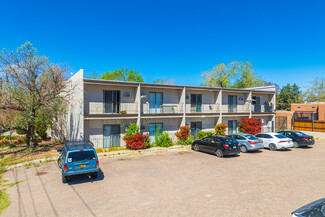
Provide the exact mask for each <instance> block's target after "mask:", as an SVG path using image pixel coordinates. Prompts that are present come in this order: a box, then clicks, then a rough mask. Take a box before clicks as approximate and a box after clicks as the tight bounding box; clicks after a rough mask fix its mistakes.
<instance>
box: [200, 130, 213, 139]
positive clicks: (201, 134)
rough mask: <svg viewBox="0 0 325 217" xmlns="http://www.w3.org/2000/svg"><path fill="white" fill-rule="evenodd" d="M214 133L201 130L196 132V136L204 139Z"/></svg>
mask: <svg viewBox="0 0 325 217" xmlns="http://www.w3.org/2000/svg"><path fill="white" fill-rule="evenodd" d="M212 135H213V133H212V132H205V131H199V132H197V133H196V136H197V137H198V139H203V138H204V137H207V136H212Z"/></svg>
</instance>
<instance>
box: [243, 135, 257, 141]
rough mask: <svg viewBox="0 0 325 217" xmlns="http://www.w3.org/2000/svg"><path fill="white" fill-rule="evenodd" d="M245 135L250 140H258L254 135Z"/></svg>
mask: <svg viewBox="0 0 325 217" xmlns="http://www.w3.org/2000/svg"><path fill="white" fill-rule="evenodd" d="M245 137H246V138H247V139H249V140H257V139H258V138H257V137H255V136H252V135H245Z"/></svg>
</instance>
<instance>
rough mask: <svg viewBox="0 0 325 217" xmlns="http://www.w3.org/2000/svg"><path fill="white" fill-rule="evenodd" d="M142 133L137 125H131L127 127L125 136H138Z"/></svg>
mask: <svg viewBox="0 0 325 217" xmlns="http://www.w3.org/2000/svg"><path fill="white" fill-rule="evenodd" d="M139 132H140V127H139V126H138V125H137V124H135V123H132V124H129V126H127V127H126V132H125V135H127V136H131V135H137V134H138V133H139Z"/></svg>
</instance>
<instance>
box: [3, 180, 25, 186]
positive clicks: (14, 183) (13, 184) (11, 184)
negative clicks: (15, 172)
mask: <svg viewBox="0 0 325 217" xmlns="http://www.w3.org/2000/svg"><path fill="white" fill-rule="evenodd" d="M24 181H26V180H21V181H18V182H13V183H9V184H5V185H3V186H5V187H12V186H15V185H17V184H19V183H21V182H24Z"/></svg>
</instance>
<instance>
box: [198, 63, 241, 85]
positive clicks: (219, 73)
mask: <svg viewBox="0 0 325 217" xmlns="http://www.w3.org/2000/svg"><path fill="white" fill-rule="evenodd" d="M238 64H239V62H237V61H233V62H231V63H230V64H228V65H226V64H224V63H221V64H218V65H216V66H214V67H213V69H212V70H210V71H206V72H203V73H202V77H203V79H202V83H201V85H202V86H208V87H231V86H232V85H231V78H234V77H235V76H236V74H237V71H238Z"/></svg>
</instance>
